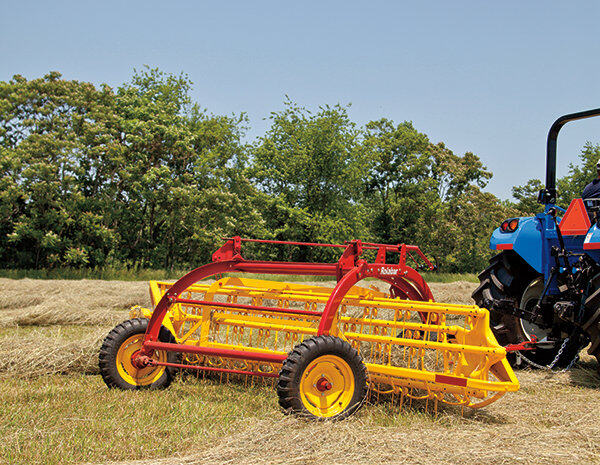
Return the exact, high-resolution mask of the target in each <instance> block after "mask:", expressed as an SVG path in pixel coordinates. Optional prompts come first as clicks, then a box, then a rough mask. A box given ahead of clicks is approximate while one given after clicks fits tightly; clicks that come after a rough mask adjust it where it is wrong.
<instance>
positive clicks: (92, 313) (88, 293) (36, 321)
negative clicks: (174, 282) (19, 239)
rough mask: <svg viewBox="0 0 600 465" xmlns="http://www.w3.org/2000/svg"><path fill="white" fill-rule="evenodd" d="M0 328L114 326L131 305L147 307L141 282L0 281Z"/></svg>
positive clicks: (146, 287) (2, 279)
mask: <svg viewBox="0 0 600 465" xmlns="http://www.w3.org/2000/svg"><path fill="white" fill-rule="evenodd" d="M0 290H1V292H0V328H3V327H9V326H26V325H37V326H46V325H73V324H76V325H108V326H110V325H114V324H116V323H118V322H120V321H123V320H124V319H126V318H127V310H129V308H130V307H132V306H134V305H144V306H148V305H150V299H149V296H148V285H147V283H142V282H125V281H100V280H86V279H83V280H77V281H75V280H38V279H35V280H33V279H22V280H13V279H5V278H0Z"/></svg>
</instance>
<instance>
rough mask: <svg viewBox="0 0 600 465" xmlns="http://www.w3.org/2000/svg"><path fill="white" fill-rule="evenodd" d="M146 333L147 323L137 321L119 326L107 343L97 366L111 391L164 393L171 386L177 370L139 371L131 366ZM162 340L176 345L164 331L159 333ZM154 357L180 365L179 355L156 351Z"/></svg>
mask: <svg viewBox="0 0 600 465" xmlns="http://www.w3.org/2000/svg"><path fill="white" fill-rule="evenodd" d="M147 329H148V320H147V319H145V318H134V319H132V320H127V321H124V322H123V323H121V324H119V325H117V326H116V327H115V328H113V329H112V331H111V332H110V333H108V335H107V336H106V338H105V339H104V342H103V343H102V347H101V348H100V355H99V357H98V365H99V367H100V374H101V375H102V379H103V380H104V382H105V383H106V385H107V386H108V387H109V388H119V389H124V390H134V389H164V388H166V387H167V386H169V384H171V381H172V380H173V376H174V372H175V369H174V368H171V367H165V366H154V367H152V366H149V367H146V368H142V369H137V368H135V367H134V366H133V365H132V363H131V356H132V355H133V353H134V352H136V351H137V350H139V349H141V347H142V341H143V340H144V334H146V330H147ZM159 340H160V341H161V342H175V339H174V338H173V335H172V334H171V333H170V332H169V330H168V329H166V328H164V327H161V329H160V334H159ZM155 357H156V358H158V360H160V361H165V362H170V363H176V362H177V354H176V353H174V352H165V351H156V352H155Z"/></svg>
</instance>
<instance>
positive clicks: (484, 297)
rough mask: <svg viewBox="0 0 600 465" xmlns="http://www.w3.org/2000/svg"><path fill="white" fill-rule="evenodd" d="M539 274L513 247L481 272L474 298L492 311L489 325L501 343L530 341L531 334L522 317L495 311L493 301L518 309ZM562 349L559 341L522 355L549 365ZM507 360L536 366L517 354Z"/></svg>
mask: <svg viewBox="0 0 600 465" xmlns="http://www.w3.org/2000/svg"><path fill="white" fill-rule="evenodd" d="M540 276H541V275H540V274H539V273H537V272H536V271H535V270H534V269H533V268H532V267H531V266H530V265H529V264H528V263H526V262H525V261H524V260H523V259H522V258H521V257H519V255H517V254H516V253H515V252H513V251H512V250H507V251H504V252H501V253H499V254H498V255H496V256H494V257H492V258H491V259H490V265H489V266H488V267H487V268H486V269H485V270H483V271H482V272H481V273H480V274H479V281H480V284H479V286H478V287H477V289H475V291H473V294H472V295H471V297H472V298H473V300H474V301H475V303H476V304H477V305H478V306H479V307H483V308H487V309H489V310H490V327H491V329H492V332H493V333H494V336H496V340H497V341H498V343H499V344H500V345H502V346H506V345H508V344H518V343H520V342H523V341H526V340H528V337H527V336H526V335H525V333H524V332H523V329H522V327H521V322H520V319H519V318H518V317H516V316H514V315H508V314H506V313H502V312H501V311H498V310H494V301H495V300H508V301H512V302H513V305H514V306H515V308H519V307H520V305H521V298H522V297H523V293H524V292H525V290H526V289H527V287H528V286H529V284H530V283H531V282H532V281H533V280H535V279H537V278H539V277H540ZM559 348H560V343H559V344H557V346H556V347H554V348H552V349H535V350H532V351H523V355H524V356H525V357H527V358H528V359H529V360H531V361H532V362H534V363H536V364H539V365H543V366H546V365H548V364H550V363H551V362H552V361H553V360H554V357H555V356H556V353H557V352H558V349H559ZM578 349H579V347H569V348H568V349H566V350H565V351H564V352H563V356H562V357H561V359H560V360H559V361H558V363H557V364H556V365H555V367H556V368H560V367H563V366H565V365H566V364H568V363H569V362H570V361H571V360H572V359H573V357H574V354H576V353H577V351H578ZM507 359H508V361H509V362H510V364H511V365H512V366H514V367H523V366H533V365H530V364H529V363H527V361H526V360H524V359H523V358H521V357H517V356H516V355H515V354H514V353H510V354H508V356H507Z"/></svg>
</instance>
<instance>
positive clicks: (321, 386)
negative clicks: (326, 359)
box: [317, 377, 332, 392]
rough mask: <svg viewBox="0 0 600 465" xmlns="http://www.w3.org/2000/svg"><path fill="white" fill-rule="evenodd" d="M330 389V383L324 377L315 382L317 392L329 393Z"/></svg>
mask: <svg viewBox="0 0 600 465" xmlns="http://www.w3.org/2000/svg"><path fill="white" fill-rule="evenodd" d="M331 387H332V386H331V383H330V382H329V381H327V378H325V377H322V378H320V379H319V381H317V391H319V392H325V391H329V390H330V389H331Z"/></svg>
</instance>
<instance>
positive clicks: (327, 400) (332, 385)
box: [300, 355, 355, 418]
mask: <svg viewBox="0 0 600 465" xmlns="http://www.w3.org/2000/svg"><path fill="white" fill-rule="evenodd" d="M354 389H355V386H354V374H353V373H352V369H351V368H350V366H349V365H348V363H346V361H345V360H344V359H342V358H340V357H338V356H335V355H323V356H321V357H318V358H316V359H314V360H313V361H312V362H311V363H309V365H308V366H307V367H306V370H304V373H303V374H302V379H301V381H300V397H301V399H302V404H303V405H304V407H305V408H306V410H308V411H309V412H310V413H312V414H313V415H315V416H317V417H324V418H327V417H333V416H335V415H337V414H339V413H341V412H343V411H344V410H345V409H346V408H347V407H348V406H349V405H350V402H351V401H352V397H353V396H354Z"/></svg>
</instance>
